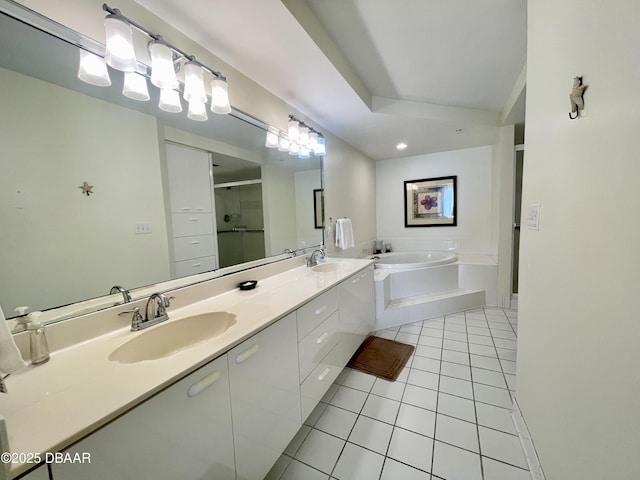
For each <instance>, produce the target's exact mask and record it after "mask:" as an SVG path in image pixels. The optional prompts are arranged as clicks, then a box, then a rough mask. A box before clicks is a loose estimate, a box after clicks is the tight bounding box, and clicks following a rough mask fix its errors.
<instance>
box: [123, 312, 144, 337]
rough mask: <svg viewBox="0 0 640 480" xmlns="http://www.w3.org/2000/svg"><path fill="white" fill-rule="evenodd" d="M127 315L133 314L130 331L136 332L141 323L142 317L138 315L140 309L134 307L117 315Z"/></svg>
mask: <svg viewBox="0 0 640 480" xmlns="http://www.w3.org/2000/svg"><path fill="white" fill-rule="evenodd" d="M127 313H133V317H132V318H131V330H132V331H136V330H137V329H138V327H139V326H140V324H141V323H142V322H143V320H142V315H140V307H134V308H133V309H131V310H123V311H122V312H120V313H118V316H119V317H123V316H125V315H126V314H127Z"/></svg>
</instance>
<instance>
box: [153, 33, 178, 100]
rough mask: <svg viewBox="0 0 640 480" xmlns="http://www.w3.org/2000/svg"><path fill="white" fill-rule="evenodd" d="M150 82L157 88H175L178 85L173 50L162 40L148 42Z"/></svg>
mask: <svg viewBox="0 0 640 480" xmlns="http://www.w3.org/2000/svg"><path fill="white" fill-rule="evenodd" d="M149 55H150V56H151V83H153V84H154V85H155V86H156V87H158V88H168V89H171V90H173V89H175V88H178V87H179V86H180V84H179V83H178V79H177V78H176V70H175V68H174V66H173V52H172V51H171V49H170V48H169V47H168V46H167V45H166V44H165V43H164V42H158V41H154V42H149Z"/></svg>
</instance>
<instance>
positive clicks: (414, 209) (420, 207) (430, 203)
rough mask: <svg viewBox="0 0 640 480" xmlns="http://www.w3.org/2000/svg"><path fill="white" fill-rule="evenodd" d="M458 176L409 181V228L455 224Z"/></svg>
mask: <svg viewBox="0 0 640 480" xmlns="http://www.w3.org/2000/svg"><path fill="white" fill-rule="evenodd" d="M456 178H457V177H456V176H455V175H454V176H452V177H437V178H423V179H421V180H405V182H404V226H405V227H455V226H456V225H457V224H458V218H457V215H456Z"/></svg>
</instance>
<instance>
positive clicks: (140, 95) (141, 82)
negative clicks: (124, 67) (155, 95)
mask: <svg viewBox="0 0 640 480" xmlns="http://www.w3.org/2000/svg"><path fill="white" fill-rule="evenodd" d="M122 94H123V95H124V96H125V97H129V98H132V99H133V100H138V101H141V102H146V101H148V100H149V98H150V97H149V89H148V88H147V79H146V78H145V77H144V75H139V74H138V73H136V72H125V73H124V86H123V87H122Z"/></svg>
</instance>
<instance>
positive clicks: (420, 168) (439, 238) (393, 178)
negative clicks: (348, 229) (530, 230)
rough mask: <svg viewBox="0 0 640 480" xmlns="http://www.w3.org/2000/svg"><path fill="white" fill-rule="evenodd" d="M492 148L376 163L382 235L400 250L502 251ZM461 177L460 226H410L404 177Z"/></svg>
mask: <svg viewBox="0 0 640 480" xmlns="http://www.w3.org/2000/svg"><path fill="white" fill-rule="evenodd" d="M492 152H493V147H492V146H484V147H476V148H468V149H463V150H455V151H449V152H441V153H433V154H428V155H418V156H414V157H406V158H402V159H395V160H386V161H382V162H377V164H376V167H377V168H376V212H377V238H379V239H381V240H384V241H385V243H386V242H391V243H392V244H393V248H394V250H428V249H436V250H444V249H451V248H455V249H456V251H458V252H460V253H472V254H496V244H497V242H496V239H495V234H494V230H495V221H494V219H493V216H494V215H495V212H494V210H495V207H494V201H493V197H492V185H493V178H492V177H493V173H492V171H493V166H492V164H493V159H492V154H493V153H492ZM451 175H456V176H457V177H458V178H457V201H458V205H457V214H458V225H457V226H455V227H425V228H414V227H412V228H406V227H405V226H404V181H405V180H419V179H423V178H432V177H445V176H451Z"/></svg>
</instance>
